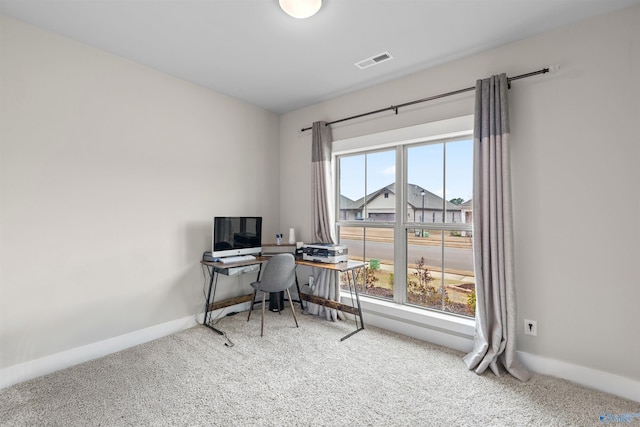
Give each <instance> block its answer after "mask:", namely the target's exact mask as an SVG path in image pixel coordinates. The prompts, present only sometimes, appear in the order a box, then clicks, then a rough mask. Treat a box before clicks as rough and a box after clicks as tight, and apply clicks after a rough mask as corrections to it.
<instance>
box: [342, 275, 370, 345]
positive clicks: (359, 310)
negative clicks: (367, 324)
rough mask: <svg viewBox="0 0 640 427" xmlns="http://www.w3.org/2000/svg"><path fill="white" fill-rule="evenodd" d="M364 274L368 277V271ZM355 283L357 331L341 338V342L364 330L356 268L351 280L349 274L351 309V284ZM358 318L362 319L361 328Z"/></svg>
mask: <svg viewBox="0 0 640 427" xmlns="http://www.w3.org/2000/svg"><path fill="white" fill-rule="evenodd" d="M364 274H365V275H366V274H367V272H366V270H365V271H364ZM352 281H353V290H354V291H355V293H356V304H357V305H358V315H357V316H355V318H356V330H355V331H353V332H351V333H349V334H347V335H345V336H344V337H342V338H340V341H344V340H346V339H347V338H349V337H350V336H351V335H353V334H355V333H357V332H360V331H361V330H363V329H364V321H363V320H362V306H361V305H360V295H359V294H358V282H357V280H356V270H355V268H354V269H353V270H351V278H349V274H348V273H347V285H348V286H349V294H350V295H349V296H350V297H351V307H353V291H352V290H351V282H352ZM358 317H359V318H360V326H358Z"/></svg>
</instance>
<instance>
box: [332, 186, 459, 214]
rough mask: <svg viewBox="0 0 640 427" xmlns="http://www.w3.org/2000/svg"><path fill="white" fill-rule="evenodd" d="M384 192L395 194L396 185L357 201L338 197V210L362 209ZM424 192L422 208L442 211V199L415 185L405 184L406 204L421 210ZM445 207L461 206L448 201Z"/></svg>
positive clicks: (455, 207) (457, 208)
mask: <svg viewBox="0 0 640 427" xmlns="http://www.w3.org/2000/svg"><path fill="white" fill-rule="evenodd" d="M385 192H389V193H392V194H395V193H396V185H395V183H393V184H389V185H387V186H384V187H382V188H380V189H378V190H375V191H373V192H371V193H369V194H367V195H366V196H365V197H361V198H360V199H358V200H351V199H349V198H348V197H346V196H343V195H342V194H341V195H340V209H362V208H363V207H364V202H365V200H368V201H371V200H374V199H375V198H376V197H378V196H380V195H381V194H384V193H385ZM423 192H424V208H425V209H431V210H441V209H442V202H443V199H442V197H440V196H438V195H436V194H434V193H432V192H431V191H429V190H426V189H424V188H422V187H420V186H419V185H415V184H407V204H409V205H411V206H412V207H413V208H414V209H422V207H423V196H422V194H423ZM444 203H445V206H446V209H447V210H454V211H456V210H457V211H459V210H461V206H458V205H454V204H453V203H451V202H449V201H445V202H444Z"/></svg>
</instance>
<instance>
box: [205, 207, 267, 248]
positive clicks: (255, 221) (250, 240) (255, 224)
mask: <svg viewBox="0 0 640 427" xmlns="http://www.w3.org/2000/svg"><path fill="white" fill-rule="evenodd" d="M261 252H262V217H259V216H217V217H214V218H213V229H212V232H211V255H212V256H213V257H214V258H222V257H226V256H235V255H255V254H260V253H261Z"/></svg>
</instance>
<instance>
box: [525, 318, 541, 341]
mask: <svg viewBox="0 0 640 427" xmlns="http://www.w3.org/2000/svg"><path fill="white" fill-rule="evenodd" d="M524 334H525V335H533V336H534V337H536V336H538V322H536V321H535V320H529V319H524Z"/></svg>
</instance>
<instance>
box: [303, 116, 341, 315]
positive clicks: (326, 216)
mask: <svg viewBox="0 0 640 427" xmlns="http://www.w3.org/2000/svg"><path fill="white" fill-rule="evenodd" d="M312 133H313V134H312V148H311V150H312V153H311V166H312V168H313V171H312V173H313V181H312V187H313V188H312V194H313V227H314V229H313V232H314V239H315V242H317V243H336V242H337V240H336V236H335V209H334V204H335V203H334V200H335V198H334V190H333V179H332V172H331V143H332V141H333V138H332V136H331V128H330V127H329V126H327V125H326V122H315V123H313V127H312ZM313 270H314V271H313V276H314V279H315V282H314V287H313V289H312V292H313V295H317V296H319V297H322V298H328V299H331V300H334V301H337V300H338V299H339V298H340V284H339V281H338V280H337V278H336V274H335V273H333V272H331V271H329V270H325V269H320V268H314V269H313ZM305 312H306V313H309V314H315V315H319V316H325V317H326V318H327V320H336V319H337V318H338V313H337V311H336V310H335V309H331V308H327V307H323V306H320V305H317V304H309V303H308V304H307V308H306V310H305Z"/></svg>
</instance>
